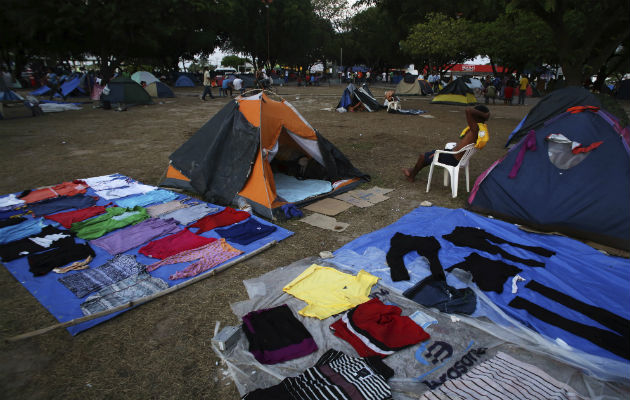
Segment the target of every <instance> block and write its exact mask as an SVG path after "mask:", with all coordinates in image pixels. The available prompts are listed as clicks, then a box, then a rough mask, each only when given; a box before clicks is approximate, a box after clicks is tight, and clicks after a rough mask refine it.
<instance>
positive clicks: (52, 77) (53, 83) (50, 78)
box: [46, 68, 66, 101]
mask: <svg viewBox="0 0 630 400" xmlns="http://www.w3.org/2000/svg"><path fill="white" fill-rule="evenodd" d="M46 82H47V85H48V87H49V88H50V100H52V99H53V97H54V96H55V95H56V94H57V93H59V94H60V95H61V97H62V98H63V99H64V101H65V100H66V96H64V95H63V92H62V91H61V79H59V77H58V76H57V74H56V73H55V72H54V71H53V70H52V68H49V69H48V74H46Z"/></svg>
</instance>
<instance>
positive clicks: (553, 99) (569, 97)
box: [505, 86, 602, 147]
mask: <svg viewBox="0 0 630 400" xmlns="http://www.w3.org/2000/svg"><path fill="white" fill-rule="evenodd" d="M585 104H587V105H591V106H596V107H602V103H601V101H600V100H599V99H598V98H597V96H595V95H594V94H593V93H591V92H589V91H588V90H586V89H584V88H582V87H579V86H568V87H565V88H563V89H558V90H555V91H553V92H551V93H549V94H548V95H546V96H545V97H543V98H542V99H540V101H539V102H538V104H536V105H535V106H534V107H533V108H532V109H531V110H530V111H529V113H528V114H527V115H526V116H525V118H523V120H522V121H521V122H520V123H519V124H518V125H517V126H516V128H515V129H514V130H513V131H512V133H511V134H510V136H509V137H508V141H507V143H506V144H505V147H508V146H510V145H511V144H516V143H518V141H519V140H521V138H522V137H523V136H525V135H526V134H527V133H528V132H529V131H530V130H532V129H538V128H539V127H541V126H542V125H543V124H544V123H545V121H547V120H548V119H549V118H551V117H553V116H554V115H558V114H561V113H563V112H565V111H566V109H567V108H569V107H573V106H580V105H585Z"/></svg>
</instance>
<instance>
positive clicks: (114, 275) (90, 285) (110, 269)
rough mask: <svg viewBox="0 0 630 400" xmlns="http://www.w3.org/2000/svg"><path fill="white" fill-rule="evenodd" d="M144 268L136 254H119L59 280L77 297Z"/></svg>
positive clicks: (139, 271) (137, 272) (118, 280)
mask: <svg viewBox="0 0 630 400" xmlns="http://www.w3.org/2000/svg"><path fill="white" fill-rule="evenodd" d="M144 268H145V266H144V265H143V264H140V263H139V262H138V261H136V257H135V256H133V255H129V254H119V255H117V256H116V257H114V258H112V259H111V260H109V261H107V262H106V263H105V264H103V265H100V266H98V267H96V268H90V269H86V270H84V271H78V272H77V273H75V274H71V275H67V276H64V277H62V278H59V279H58V280H59V282H60V283H61V284H62V285H64V286H65V287H67V288H68V289H69V290H70V291H71V292H72V293H74V294H75V295H76V296H77V297H84V296H86V295H88V294H90V293H92V292H95V291H97V290H100V289H102V288H104V287H105V286H109V285H112V284H114V283H116V282H120V281H122V280H123V279H125V278H128V277H130V276H131V275H135V274H139V273H141V272H142V271H144Z"/></svg>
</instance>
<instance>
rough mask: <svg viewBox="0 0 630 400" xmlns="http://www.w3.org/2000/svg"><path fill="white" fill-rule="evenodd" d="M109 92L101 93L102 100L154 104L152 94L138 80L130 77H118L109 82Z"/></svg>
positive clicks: (126, 103)
mask: <svg viewBox="0 0 630 400" xmlns="http://www.w3.org/2000/svg"><path fill="white" fill-rule="evenodd" d="M107 87H108V88H109V93H108V94H104V93H105V90H104V91H103V94H101V100H102V101H109V102H110V103H122V104H125V105H133V104H153V100H151V96H149V94H148V93H147V92H146V90H144V88H143V87H142V86H140V85H139V84H138V83H137V82H135V81H133V80H132V79H130V78H122V77H121V78H116V79H113V80H112V81H110V82H109V83H108V84H107Z"/></svg>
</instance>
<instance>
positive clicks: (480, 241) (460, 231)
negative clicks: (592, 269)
mask: <svg viewBox="0 0 630 400" xmlns="http://www.w3.org/2000/svg"><path fill="white" fill-rule="evenodd" d="M442 237H443V238H444V239H446V240H448V241H449V242H451V243H453V244H455V245H456V246H461V247H470V248H473V249H477V250H481V251H485V252H487V253H490V254H498V255H500V256H501V257H503V258H504V259H506V260H510V261H514V262H518V263H521V264H524V265H528V266H530V267H544V266H545V263H543V262H541V261H537V260H531V259H523V258H520V257H517V256H515V255H513V254H510V253H508V252H507V251H505V250H503V249H502V248H501V247H499V246H497V245H496V244H493V243H497V244H509V245H510V246H513V247H518V248H520V249H524V250H527V251H530V252H532V253H535V254H538V255H539V256H542V257H551V256H552V255H554V254H556V253H555V252H554V251H551V250H548V249H545V248H542V247H536V246H526V245H523V244H519V243H512V242H508V241H507V240H505V239H503V238H500V237H498V236H495V235H493V234H491V233H488V232H486V231H484V230H483V229H479V228H474V227H470V226H458V227H456V228H455V229H454V230H453V232H451V233H449V234H448V235H443V236H442Z"/></svg>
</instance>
